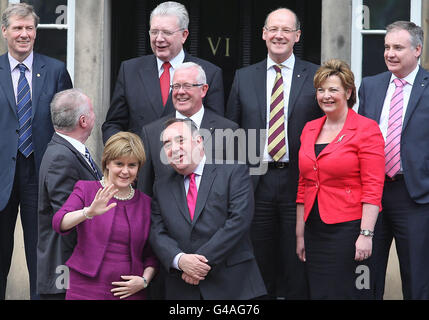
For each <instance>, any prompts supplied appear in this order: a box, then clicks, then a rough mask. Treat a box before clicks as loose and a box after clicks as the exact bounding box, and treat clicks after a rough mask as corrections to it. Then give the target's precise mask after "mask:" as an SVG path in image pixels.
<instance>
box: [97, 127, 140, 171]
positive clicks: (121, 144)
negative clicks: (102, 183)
mask: <svg viewBox="0 0 429 320" xmlns="http://www.w3.org/2000/svg"><path fill="white" fill-rule="evenodd" d="M121 157H134V158H136V159H137V161H138V163H139V169H140V168H141V167H142V165H143V164H144V163H145V161H146V154H145V152H144V146H143V143H142V141H141V139H140V137H139V136H138V135H136V134H134V133H131V132H124V131H122V132H118V133H116V134H114V135H113V136H111V137H110V138H109V139H108V140H107V142H106V145H105V146H104V151H103V156H102V158H101V167H102V171H103V175H104V176H105V177H106V176H107V175H108V169H107V164H108V163H109V162H110V161H112V160H115V159H118V158H121Z"/></svg>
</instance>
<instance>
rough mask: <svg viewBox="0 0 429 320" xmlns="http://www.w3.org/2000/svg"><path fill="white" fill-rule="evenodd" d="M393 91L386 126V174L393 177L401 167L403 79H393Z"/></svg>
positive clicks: (404, 82)
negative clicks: (394, 87)
mask: <svg viewBox="0 0 429 320" xmlns="http://www.w3.org/2000/svg"><path fill="white" fill-rule="evenodd" d="M393 81H394V82H395V86H396V89H395V92H394V93H393V96H392V100H391V101H390V111H389V122H388V127H387V136H386V147H385V148H384V152H385V155H386V175H388V176H389V177H391V178H392V177H394V176H395V174H397V173H398V172H399V170H400V169H401V153H400V151H401V130H402V109H403V107H404V94H403V88H404V86H405V85H406V84H407V82H406V81H405V80H402V79H395V80H393Z"/></svg>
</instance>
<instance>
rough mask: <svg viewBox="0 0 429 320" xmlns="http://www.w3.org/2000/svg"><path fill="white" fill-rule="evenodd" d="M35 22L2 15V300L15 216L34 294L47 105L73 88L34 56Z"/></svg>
mask: <svg viewBox="0 0 429 320" xmlns="http://www.w3.org/2000/svg"><path fill="white" fill-rule="evenodd" d="M38 21H39V17H38V16H37V15H36V13H35V12H34V11H33V7H32V6H30V5H27V4H25V3H18V4H13V5H10V6H9V7H8V8H7V9H6V10H5V11H4V12H3V16H2V26H1V27H2V33H3V37H4V38H5V39H6V42H7V48H8V53H7V54H4V55H2V56H0V88H1V90H0V105H1V106H2V107H1V108H0V130H1V132H2V134H1V139H0V149H1V153H0V162H1V163H2V166H1V169H0V178H1V181H2V185H1V189H0V299H4V298H5V291H6V282H7V275H8V273H9V269H10V263H11V258H12V252H13V242H14V230H15V223H16V218H17V214H18V207H19V211H20V215H21V223H22V227H23V231H24V243H25V255H26V260H27V267H28V272H29V276H30V297H31V298H32V299H35V298H37V295H36V269H37V266H36V251H37V248H36V244H37V188H38V186H37V178H38V170H39V167H40V162H41V160H42V157H43V154H44V152H45V150H46V146H47V145H48V142H49V141H50V140H51V138H52V134H53V132H54V129H53V127H52V122H51V117H50V110H49V103H50V102H51V100H52V97H53V96H54V94H55V93H56V92H58V91H62V90H64V89H68V88H71V87H72V83H71V79H70V76H69V74H68V72H67V70H66V67H65V65H64V63H62V62H60V61H57V60H55V59H52V58H49V57H46V56H43V55H40V54H37V53H34V52H33V46H34V40H35V39H36V27H37V24H38Z"/></svg>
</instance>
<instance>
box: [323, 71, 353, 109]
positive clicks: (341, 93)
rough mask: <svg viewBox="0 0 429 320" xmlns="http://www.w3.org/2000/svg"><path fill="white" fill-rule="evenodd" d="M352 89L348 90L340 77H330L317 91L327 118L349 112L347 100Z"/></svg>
mask: <svg viewBox="0 0 429 320" xmlns="http://www.w3.org/2000/svg"><path fill="white" fill-rule="evenodd" d="M351 91H352V90H351V89H348V90H346V89H345V88H344V86H343V84H342V82H341V79H340V78H339V77H338V76H335V75H333V76H330V77H328V78H327V79H326V80H325V81H323V82H322V83H321V85H320V87H319V88H317V89H316V98H317V102H318V103H319V106H320V108H321V109H322V110H323V112H324V113H325V114H326V115H327V116H339V115H342V114H343V113H344V112H347V108H348V106H347V100H348V99H349V98H350V95H351Z"/></svg>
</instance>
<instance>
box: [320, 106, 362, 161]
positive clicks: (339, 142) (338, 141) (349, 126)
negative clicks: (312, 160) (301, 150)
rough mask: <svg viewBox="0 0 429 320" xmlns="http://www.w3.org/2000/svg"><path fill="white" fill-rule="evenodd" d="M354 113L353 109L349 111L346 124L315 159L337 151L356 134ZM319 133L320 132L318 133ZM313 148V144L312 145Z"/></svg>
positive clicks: (355, 116)
mask: <svg viewBox="0 0 429 320" xmlns="http://www.w3.org/2000/svg"><path fill="white" fill-rule="evenodd" d="M356 118H357V115H356V112H354V111H353V109H349V112H348V114H347V119H346V122H345V123H344V126H343V129H342V130H341V131H340V133H338V135H337V136H336V137H335V139H334V140H332V141H331V143H329V144H328V145H327V146H326V148H325V149H323V151H322V152H321V153H320V154H319V156H318V157H317V158H320V157H322V156H324V155H327V154H330V153H332V152H334V151H335V150H337V149H338V148H340V147H342V146H344V145H345V144H346V143H347V142H348V141H349V140H350V139H351V138H352V137H353V136H354V135H355V133H356V122H357V121H358V120H357V119H356ZM319 132H320V131H319ZM317 135H319V133H317ZM313 148H314V144H313Z"/></svg>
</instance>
